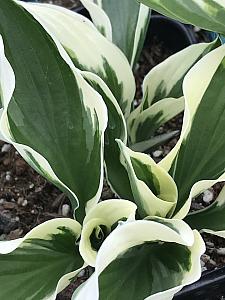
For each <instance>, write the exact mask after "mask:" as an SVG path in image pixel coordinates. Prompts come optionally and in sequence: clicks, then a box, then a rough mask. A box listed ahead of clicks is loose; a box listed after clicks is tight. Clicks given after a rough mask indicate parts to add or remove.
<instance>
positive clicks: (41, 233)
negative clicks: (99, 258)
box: [0, 218, 87, 300]
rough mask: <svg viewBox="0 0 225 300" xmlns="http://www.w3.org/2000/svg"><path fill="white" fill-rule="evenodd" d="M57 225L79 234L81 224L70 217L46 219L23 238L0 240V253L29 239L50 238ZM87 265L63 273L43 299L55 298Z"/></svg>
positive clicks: (12, 249) (6, 251)
mask: <svg viewBox="0 0 225 300" xmlns="http://www.w3.org/2000/svg"><path fill="white" fill-rule="evenodd" d="M59 227H67V228H69V229H70V230H72V231H73V232H74V233H75V234H76V235H77V236H79V235H80V234H81V225H80V224H79V223H78V222H77V221H75V220H72V219H69V218H60V219H53V220H49V221H46V222H44V223H42V224H40V225H39V226H37V227H35V228H34V229H32V230H31V231H30V232H28V233H27V234H26V235H25V236H24V237H23V238H19V239H16V240H12V241H1V242H0V254H1V255H4V254H9V253H11V252H13V251H14V250H16V249H17V248H19V247H20V246H21V245H22V243H23V242H24V241H26V240H29V239H44V240H51V236H50V235H51V234H57V233H60V230H59V229H58V228H59ZM86 266H87V264H86V263H84V264H83V265H82V267H80V268H79V269H77V270H75V271H73V272H70V273H68V274H65V275H64V276H63V277H61V278H60V280H59V281H58V283H57V286H56V289H55V291H54V292H53V293H52V294H51V295H49V296H47V297H46V298H45V299H44V300H55V299H56V296H57V294H58V293H60V292H61V291H62V290H64V289H65V288H66V287H67V286H68V285H69V284H70V283H71V279H73V278H74V277H75V276H76V275H78V274H79V273H80V271H81V270H83V269H84V268H85V267H86Z"/></svg>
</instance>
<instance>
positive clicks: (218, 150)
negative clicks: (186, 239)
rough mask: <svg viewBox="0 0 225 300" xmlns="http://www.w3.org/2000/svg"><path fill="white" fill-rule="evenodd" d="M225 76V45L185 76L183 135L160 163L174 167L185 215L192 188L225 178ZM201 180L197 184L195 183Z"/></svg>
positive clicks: (199, 189) (198, 191)
mask: <svg viewBox="0 0 225 300" xmlns="http://www.w3.org/2000/svg"><path fill="white" fill-rule="evenodd" d="M224 78H225V46H221V47H219V48H217V49H216V50H213V51H212V52H210V53H209V54H207V55H206V56H205V57H204V58H202V59H201V60H200V61H199V62H198V63H197V64H196V65H195V66H194V67H193V68H192V69H191V70H190V71H189V73H188V74H187V75H186V77H185V79H184V85H183V89H184V97H185V101H186V104H185V115H184V123H183V128H182V133H181V138H180V140H179V141H178V143H177V145H176V146H175V148H174V149H173V150H172V151H171V153H170V154H169V155H168V156H167V157H166V158H165V159H164V160H162V162H161V163H160V165H161V166H163V167H164V168H165V169H167V170H168V169H170V174H171V175H172V177H173V178H174V180H175V182H176V184H177V187H178V191H179V200H178V203H177V207H176V211H175V213H178V212H179V211H180V210H181V209H182V208H183V212H182V213H181V217H184V216H185V215H186V214H187V213H188V210H189V208H190V201H191V199H190V195H189V194H190V192H191V196H192V197H194V196H196V195H197V194H199V193H200V192H202V191H203V188H205V189H207V188H208V187H210V186H211V185H212V184H213V183H215V182H217V181H222V180H223V178H224V170H225V159H224V151H225V140H224V138H223V134H224V126H225V106H224V98H225V87H224V84H223V82H224ZM206 180H208V183H207V182H206ZM201 181H203V182H202V183H201ZM198 182H200V184H199V187H198V188H197V187H196V186H194V185H195V184H197V183H198ZM192 187H193V188H192ZM191 189H194V190H195V191H194V192H192V191H191ZM187 200H188V202H187ZM185 204H186V207H185V208H184V205H185Z"/></svg>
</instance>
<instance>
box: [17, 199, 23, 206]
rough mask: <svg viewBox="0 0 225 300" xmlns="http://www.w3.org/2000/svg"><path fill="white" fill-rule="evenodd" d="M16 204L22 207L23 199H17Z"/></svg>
mask: <svg viewBox="0 0 225 300" xmlns="http://www.w3.org/2000/svg"><path fill="white" fill-rule="evenodd" d="M17 204H18V205H22V204H23V197H19V198H18V200H17Z"/></svg>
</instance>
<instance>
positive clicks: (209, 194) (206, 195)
mask: <svg viewBox="0 0 225 300" xmlns="http://www.w3.org/2000/svg"><path fill="white" fill-rule="evenodd" d="M213 198H214V195H213V192H212V191H210V190H206V191H205V192H204V193H203V199H202V200H203V201H204V202H205V203H210V202H212V201H213Z"/></svg>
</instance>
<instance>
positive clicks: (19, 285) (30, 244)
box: [0, 219, 83, 300]
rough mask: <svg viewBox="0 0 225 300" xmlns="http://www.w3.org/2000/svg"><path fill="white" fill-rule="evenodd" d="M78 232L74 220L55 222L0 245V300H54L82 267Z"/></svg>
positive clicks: (44, 224)
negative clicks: (77, 242)
mask: <svg viewBox="0 0 225 300" xmlns="http://www.w3.org/2000/svg"><path fill="white" fill-rule="evenodd" d="M80 231H81V227H80V225H79V224H78V223H77V222H76V221H74V220H71V219H55V220H51V221H48V222H45V223H43V224H41V225H39V226H38V227H36V228H34V229H33V230H32V231H31V232H30V233H28V234H27V235H26V236H25V237H24V238H23V239H19V240H13V241H6V242H0V253H3V254H1V255H0V264H1V270H0V286H1V289H0V298H1V299H18V300H22V299H30V300H40V299H55V297H56V294H57V293H58V292H60V291H61V290H62V289H64V288H65V287H66V286H67V285H68V284H69V283H70V281H71V280H72V279H73V278H74V277H75V276H76V275H77V274H78V273H79V272H80V270H81V269H82V268H83V260H82V258H81V256H80V254H79V250H78V246H77V245H76V241H77V239H78V238H79V235H80Z"/></svg>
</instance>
